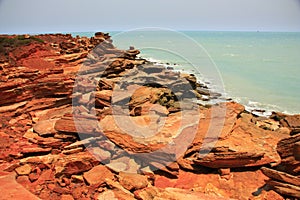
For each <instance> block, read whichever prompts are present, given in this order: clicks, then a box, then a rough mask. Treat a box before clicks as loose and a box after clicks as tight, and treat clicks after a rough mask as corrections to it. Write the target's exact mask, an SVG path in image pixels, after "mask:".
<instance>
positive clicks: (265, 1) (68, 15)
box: [0, 0, 300, 33]
mask: <svg viewBox="0 0 300 200" xmlns="http://www.w3.org/2000/svg"><path fill="white" fill-rule="evenodd" d="M142 27H161V28H170V29H175V30H220V31H222V30H239V31H249V30H250V31H256V30H259V31H299V32H300V0H148V1H145V0H128V1H125V0H105V1H102V0H90V1H89V0H49V1H46V0H26V1H25V0H0V33H41V32H80V31H113V30H129V29H135V28H142Z"/></svg>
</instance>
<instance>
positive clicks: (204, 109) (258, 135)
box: [0, 32, 300, 200]
mask: <svg viewBox="0 0 300 200" xmlns="http://www.w3.org/2000/svg"><path fill="white" fill-rule="evenodd" d="M1 37H2V38H3V36H0V38H1ZM36 38H37V39H36ZM3 40H4V41H5V42H6V43H7V44H6V45H3V47H4V49H5V51H6V52H8V53H7V54H1V57H0V73H1V76H0V77H1V80H0V82H1V84H0V91H1V93H2V94H3V95H2V96H1V99H0V118H1V119H2V122H1V124H0V144H1V145H0V174H1V176H2V174H3V176H4V177H5V181H6V182H5V183H7V184H4V185H12V186H11V187H9V188H5V190H4V189H3V191H4V192H3V196H4V197H10V198H12V197H14V196H15V195H16V194H15V193H16V191H15V190H14V188H15V186H16V185H22V186H24V188H23V190H21V189H20V192H24V191H25V188H26V191H27V190H29V191H30V192H31V193H33V194H34V195H36V196H37V197H39V198H41V199H48V198H49V197H51V198H52V199H62V198H69V199H82V198H85V199H97V198H98V199H101V198H105V197H107V195H109V197H115V198H117V199H132V200H133V199H142V200H149V199H151V198H149V195H150V196H152V197H153V198H154V197H157V198H162V199H170V198H172V197H174V196H176V197H177V196H178V195H179V194H181V195H184V196H182V197H178V200H184V199H186V197H187V196H188V197H189V198H194V199H203V200H205V199H214V198H219V199H229V198H233V199H234V198H241V197H242V198H243V199H249V198H261V199H267V200H274V199H278V200H282V199H283V198H284V197H295V198H298V197H299V193H298V191H299V190H300V188H299V187H300V186H299V177H298V174H299V164H300V156H299V155H300V153H299V152H300V151H299V149H300V148H299V147H300V144H299V142H300V115H284V114H281V113H276V114H274V115H272V116H271V117H268V118H265V117H258V116H255V115H254V114H252V113H249V112H247V111H246V110H245V107H244V106H243V105H241V104H239V103H236V102H233V101H231V102H226V103H219V104H216V105H211V106H201V105H198V104H197V103H195V102H193V100H194V99H201V98H203V96H202V95H205V94H211V92H210V91H208V90H207V86H206V85H201V84H200V83H197V79H196V77H195V76H194V75H191V74H186V73H185V72H184V73H178V72H174V71H172V70H171V69H166V67H164V66H157V65H153V63H152V64H151V63H148V64H147V62H146V60H144V59H138V58H137V55H138V54H139V53H140V51H139V50H137V49H134V48H133V47H130V48H129V49H128V50H120V49H117V48H115V46H114V45H113V44H112V41H111V40H110V36H109V35H108V34H104V33H101V32H98V33H96V34H95V36H94V37H92V38H86V37H76V38H75V37H72V36H71V35H63V34H48V35H37V36H27V35H24V36H20V37H15V38H14V37H12V38H11V39H1V41H3ZM96 46H97V48H95V47H96ZM5 51H4V52H5ZM28 52H29V53H28ZM78 74H79V75H80V76H79V77H78V76H77V75H78ZM95 77H98V78H99V79H95ZM212 98H215V97H214V96H213V95H212ZM253 177H255V178H253ZM278 177H288V179H286V178H278ZM266 184H267V186H268V187H271V188H272V190H267V189H261V188H265V187H267V186H266ZM237 185H240V186H239V188H238V189H237V187H236V186H237ZM37 186H39V187H37ZM0 189H1V186H0ZM287 189H288V191H287ZM255 191H260V192H259V194H256V195H254V194H253V193H254V192H255ZM27 192H28V191H27Z"/></svg>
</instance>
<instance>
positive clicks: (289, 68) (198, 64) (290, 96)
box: [72, 31, 300, 114]
mask: <svg viewBox="0 0 300 200" xmlns="http://www.w3.org/2000/svg"><path fill="white" fill-rule="evenodd" d="M72 34H73V35H80V36H92V35H93V34H94V33H90V32H86V33H72ZM111 35H112V36H113V37H112V39H113V40H114V44H115V45H116V46H117V47H118V48H124V49H128V47H129V46H134V47H136V48H137V49H140V50H141V57H143V58H148V59H152V60H156V61H158V62H161V63H165V64H166V63H168V64H169V65H172V66H173V67H174V68H175V69H178V70H184V71H187V72H190V73H194V74H196V75H197V76H199V78H200V79H202V80H203V81H206V82H209V83H210V86H211V87H212V88H215V90H218V89H219V87H220V86H216V85H217V83H216V85H214V84H215V83H214V81H215V80H216V79H221V80H222V81H223V83H224V84H223V86H224V87H223V90H222V93H224V95H226V96H227V97H228V98H232V99H233V100H235V101H237V102H240V103H242V104H243V105H245V106H246V107H247V109H248V110H255V109H258V110H261V109H263V110H267V111H268V112H266V113H265V114H270V112H271V111H279V112H285V113H290V114H296V113H300V33H296V32H293V33H284V32H204V31H182V32H172V31H161V33H159V32H158V33H157V32H156V33H154V32H152V31H136V32H130V33H120V32H111ZM147 41H151V42H150V43H147ZM191 46H192V47H191ZM196 46H198V47H196ZM197 48H198V49H197ZM177 50H178V51H177ZM174 51H176V52H174ZM183 54H184V55H183ZM187 57H188V59H186V58H187ZM208 65H209V67H207V66H208ZM205 66H206V67H207V68H215V69H214V70H215V71H218V72H219V74H220V77H216V78H214V77H213V76H212V77H209V76H210V75H209V72H207V73H202V71H203V72H204V71H205V68H203V67H205ZM206 71H207V70H206ZM208 71H209V70H208ZM214 76H216V73H214ZM215 86H216V87H215Z"/></svg>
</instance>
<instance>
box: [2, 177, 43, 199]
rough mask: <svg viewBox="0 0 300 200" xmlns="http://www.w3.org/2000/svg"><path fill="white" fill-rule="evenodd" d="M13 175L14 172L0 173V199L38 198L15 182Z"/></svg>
mask: <svg viewBox="0 0 300 200" xmlns="http://www.w3.org/2000/svg"><path fill="white" fill-rule="evenodd" d="M15 176H16V175H15V173H9V174H6V175H2V176H1V173H0V191H1V195H0V200H8V199H18V200H23V199H24V200H38V199H39V198H38V197H36V196H35V195H34V194H32V193H30V192H29V191H28V190H26V189H25V188H24V187H23V186H22V185H20V184H19V183H17V182H16V180H15Z"/></svg>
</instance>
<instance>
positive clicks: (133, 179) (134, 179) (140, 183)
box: [119, 172, 149, 191]
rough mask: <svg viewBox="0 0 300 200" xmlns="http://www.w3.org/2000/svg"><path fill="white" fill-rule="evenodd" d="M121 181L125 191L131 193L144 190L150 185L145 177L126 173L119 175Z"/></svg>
mask: <svg viewBox="0 0 300 200" xmlns="http://www.w3.org/2000/svg"><path fill="white" fill-rule="evenodd" d="M119 181H120V184H121V185H122V186H123V187H124V188H125V189H127V190H130V191H132V190H139V189H143V188H145V187H147V186H148V184H149V183H148V180H147V177H145V176H142V175H139V174H132V173H124V172H120V173H119Z"/></svg>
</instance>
